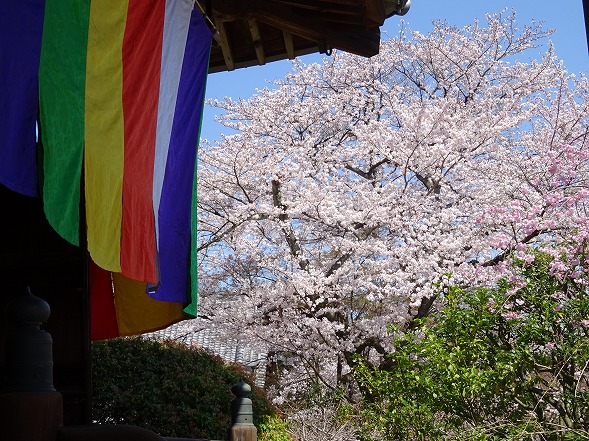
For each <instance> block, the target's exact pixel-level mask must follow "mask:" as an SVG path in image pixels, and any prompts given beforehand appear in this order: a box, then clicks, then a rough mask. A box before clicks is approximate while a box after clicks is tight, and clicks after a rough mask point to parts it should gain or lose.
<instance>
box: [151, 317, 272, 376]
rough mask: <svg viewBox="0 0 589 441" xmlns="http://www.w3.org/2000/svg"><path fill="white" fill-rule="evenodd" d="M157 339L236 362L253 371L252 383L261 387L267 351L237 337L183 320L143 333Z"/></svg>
mask: <svg viewBox="0 0 589 441" xmlns="http://www.w3.org/2000/svg"><path fill="white" fill-rule="evenodd" d="M145 337H148V338H154V339H158V340H174V341H176V342H178V343H183V344H185V345H187V346H193V345H195V346H199V347H201V348H204V349H206V350H208V351H209V352H211V353H213V354H215V355H217V356H219V357H221V358H222V359H223V360H224V361H226V362H229V363H238V364H240V365H242V366H244V367H246V368H248V369H250V370H251V371H252V373H253V374H254V376H255V383H256V385H257V386H259V387H264V383H265V379H266V366H267V356H268V352H267V349H266V348H262V347H256V346H255V345H252V344H251V343H249V342H247V341H244V340H241V339H239V338H230V337H227V336H226V335H225V334H224V333H222V332H221V331H219V330H217V329H215V328H214V326H213V325H211V323H210V322H208V321H205V320H203V319H199V318H196V319H193V320H185V321H182V322H180V323H176V324H175V325H172V326H170V327H168V328H166V329H162V330H161V331H156V332H152V333H149V334H145Z"/></svg>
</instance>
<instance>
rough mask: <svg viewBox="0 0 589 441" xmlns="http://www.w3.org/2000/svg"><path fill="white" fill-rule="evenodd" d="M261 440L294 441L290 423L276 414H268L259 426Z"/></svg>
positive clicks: (259, 438)
mask: <svg viewBox="0 0 589 441" xmlns="http://www.w3.org/2000/svg"><path fill="white" fill-rule="evenodd" d="M258 440H259V441H292V437H291V436H290V434H289V427H288V424H287V423H285V422H284V420H283V419H282V418H280V417H279V416H276V415H267V416H265V417H264V418H263V421H262V423H261V424H260V425H259V427H258Z"/></svg>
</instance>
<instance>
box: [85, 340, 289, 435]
mask: <svg viewBox="0 0 589 441" xmlns="http://www.w3.org/2000/svg"><path fill="white" fill-rule="evenodd" d="M92 363H93V371H92V383H93V384H92V389H93V397H92V400H93V402H92V414H93V415H92V418H93V420H94V421H96V422H97V423H99V424H134V425H137V426H141V427H144V428H146V429H149V430H152V431H154V432H156V433H159V434H161V435H163V436H172V437H188V438H211V439H225V436H226V433H227V429H228V428H229V427H230V426H231V413H230V404H231V400H232V399H233V398H234V397H233V395H232V394H231V387H232V386H233V385H234V384H235V383H237V382H239V381H240V380H242V379H243V380H245V381H246V382H248V383H249V384H250V385H251V386H252V401H253V411H254V424H256V426H258V427H259V425H260V424H261V423H262V422H266V424H267V421H268V419H269V418H270V420H271V421H274V422H276V421H278V420H277V419H276V418H279V416H278V414H277V411H276V409H275V408H274V407H273V406H272V405H271V404H270V403H269V401H268V399H267V398H266V396H265V394H264V392H263V391H262V390H261V389H259V388H257V387H255V386H254V380H253V379H252V378H251V377H250V376H249V375H248V374H247V373H246V372H245V370H244V369H242V368H240V367H239V366H236V365H228V364H225V363H224V362H223V361H222V360H221V359H220V358H218V357H216V356H213V355H210V354H208V353H206V352H204V351H202V350H198V349H195V348H188V347H186V346H184V345H180V344H177V343H174V342H169V341H168V342H159V341H154V340H149V339H145V338H139V337H135V338H120V339H113V340H106V341H101V342H94V343H93V344H92ZM258 430H260V429H258ZM266 439H267V440H268V441H273V440H282V439H284V438H279V437H276V438H266Z"/></svg>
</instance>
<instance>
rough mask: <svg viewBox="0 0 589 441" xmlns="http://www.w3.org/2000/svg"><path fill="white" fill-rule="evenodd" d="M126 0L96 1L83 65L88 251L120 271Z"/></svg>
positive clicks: (101, 264)
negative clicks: (84, 70) (84, 75)
mask: <svg viewBox="0 0 589 441" xmlns="http://www.w3.org/2000/svg"><path fill="white" fill-rule="evenodd" d="M127 9H128V1H125V0H102V1H100V2H97V1H94V2H92V4H91V7H90V25H89V30H88V55H87V63H86V96H85V99H86V104H85V125H86V131H85V137H84V141H85V150H84V154H85V160H84V165H85V166H84V177H85V181H84V185H85V189H86V222H87V228H88V230H87V236H88V251H89V252H90V255H91V256H92V260H94V262H96V263H97V264H98V265H99V266H100V267H102V268H104V269H107V270H109V271H113V272H119V271H120V270H121V263H120V255H121V249H120V244H121V216H122V188H123V165H124V150H123V148H124V139H125V138H124V125H123V102H122V95H123V61H122V52H123V49H122V47H123V36H124V33H125V24H126V18H127Z"/></svg>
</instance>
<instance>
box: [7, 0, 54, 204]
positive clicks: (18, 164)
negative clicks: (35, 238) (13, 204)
mask: <svg viewBox="0 0 589 441" xmlns="http://www.w3.org/2000/svg"><path fill="white" fill-rule="evenodd" d="M44 7H45V1H44V0H31V1H27V2H23V1H22V0H5V1H3V2H2V7H1V8H0V184H2V185H4V186H5V187H7V188H9V189H10V190H12V191H16V192H18V193H21V194H24V195H26V196H37V195H38V191H37V188H38V184H37V147H36V120H37V112H38V108H39V95H38V87H37V84H38V81H39V79H38V72H39V54H40V52H41V35H42V32H43V13H44Z"/></svg>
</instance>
